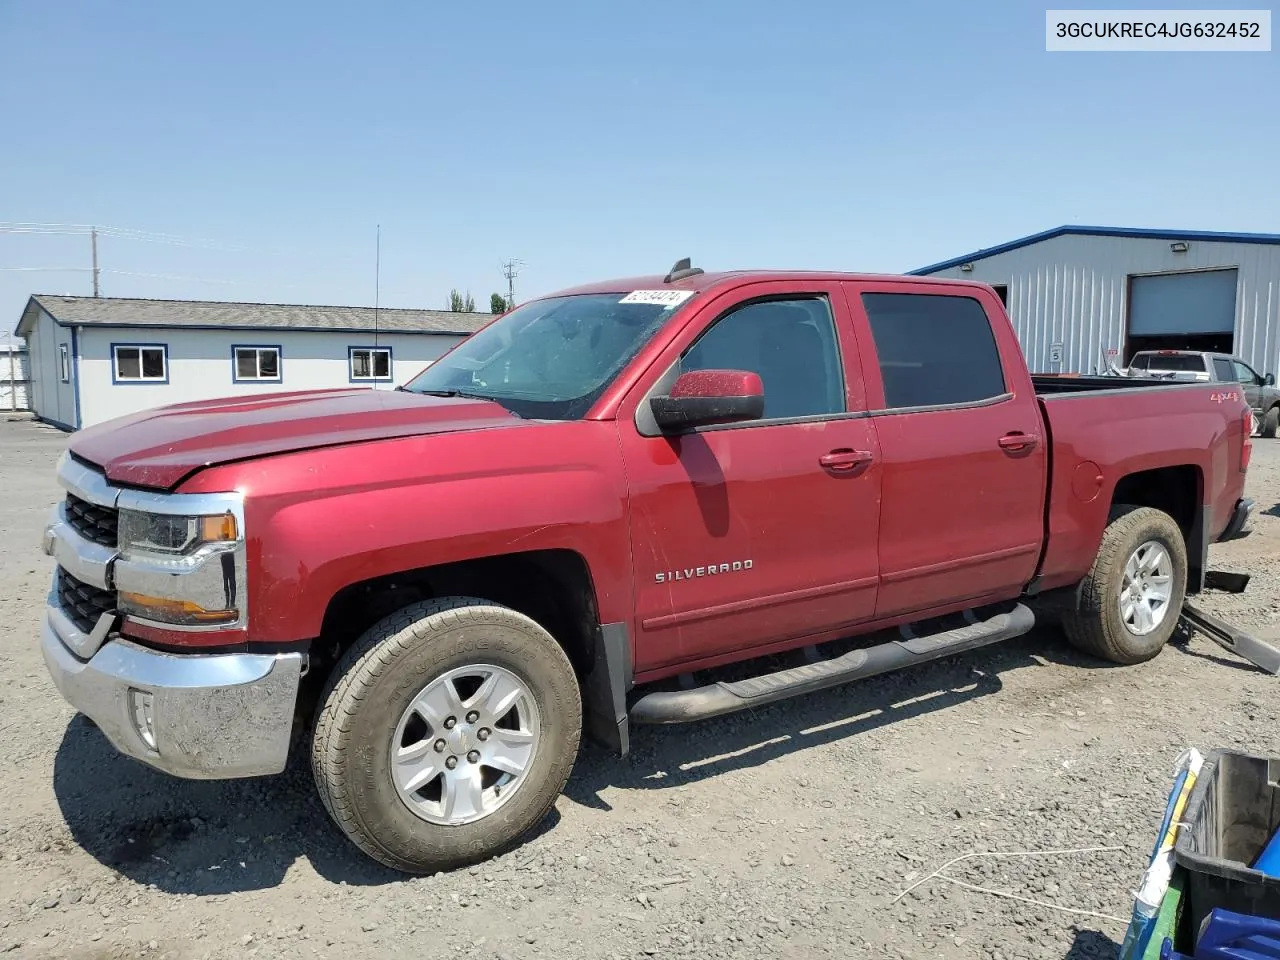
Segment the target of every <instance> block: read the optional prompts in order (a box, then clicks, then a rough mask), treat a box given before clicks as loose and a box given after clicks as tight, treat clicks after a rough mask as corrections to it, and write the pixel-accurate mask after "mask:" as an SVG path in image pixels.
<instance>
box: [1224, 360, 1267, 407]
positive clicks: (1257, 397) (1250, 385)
mask: <svg viewBox="0 0 1280 960" xmlns="http://www.w3.org/2000/svg"><path fill="white" fill-rule="evenodd" d="M1231 363H1232V366H1233V367H1234V369H1235V376H1234V377H1233V378H1232V379H1234V380H1236V381H1237V382H1239V384H1240V388H1241V389H1242V390H1243V391H1244V399H1245V403H1247V404H1249V408H1250V409H1252V410H1261V409H1262V383H1261V379H1262V378H1261V377H1259V376H1258V374H1257V373H1256V372H1254V369H1253V367H1251V366H1249V365H1248V364H1247V363H1242V362H1241V361H1239V360H1233V361H1231Z"/></svg>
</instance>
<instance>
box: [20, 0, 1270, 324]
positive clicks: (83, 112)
mask: <svg viewBox="0 0 1280 960" xmlns="http://www.w3.org/2000/svg"><path fill="white" fill-rule="evenodd" d="M1201 6H1203V4H1202V5H1201ZM1044 11H1045V5H1044V4H1028V3H988V4H982V5H970V4H956V3H945V4H944V3H938V4H923V3H894V4H874V5H873V4H857V3H849V2H847V0H843V2H815V0H791V2H789V3H777V2H770V3H765V2H760V0H734V2H732V3H728V2H721V0H701V2H697V3H693V2H688V0H685V2H682V3H672V2H666V0H649V2H647V3H644V4H640V3H626V2H618V3H602V2H599V0H597V2H594V3H563V2H555V0H544V2H543V3H538V4H530V3H519V4H517V3H512V2H507V0H491V2H488V3H485V4H465V3H464V4H439V3H416V2H402V3H368V4H354V3H342V4H338V3H329V2H319V0H317V2H311V3H307V4H302V3H285V2H280V3H270V4H266V3H260V2H257V3H248V2H222V3H218V4H188V3H174V2H172V0H163V2H147V0H131V2H129V3H116V4H102V3H94V2H80V0H60V2H58V3H50V2H47V0H0V36H3V37H4V38H5V43H4V49H5V56H4V58H3V61H0V71H3V74H2V75H0V138H3V142H2V143H0V221H4V222H15V221H23V222H39V223H53V224H101V225H107V226H110V227H114V228H119V229H127V230H133V231H145V232H149V233H161V234H166V235H172V236H177V237H182V238H190V239H193V240H194V239H199V240H207V241H208V243H200V244H190V243H188V244H183V245H179V244H172V243H158V242H143V241H138V240H130V239H124V238H122V237H120V236H118V235H113V236H107V237H104V238H103V239H102V241H101V243H100V254H101V261H102V267H103V269H104V271H120V272H119V273H116V272H104V274H103V293H104V294H105V295H116V296H150V297H195V298H208V299H237V300H268V301H285V302H310V303H371V302H372V300H373V294H374V232H375V224H378V223H381V225H382V294H381V299H382V303H383V304H384V305H387V306H426V307H443V306H444V303H445V300H446V297H447V294H448V291H449V289H450V287H453V286H457V287H459V288H469V289H470V290H471V291H472V293H473V294H474V295H475V297H476V300H477V302H478V303H480V304H487V301H488V295H489V294H490V293H491V292H493V291H495V290H500V289H502V288H503V285H504V283H505V281H503V279H502V276H501V271H500V269H499V264H500V262H501V261H502V260H504V259H506V258H509V257H516V258H519V259H521V260H523V261H525V264H526V265H525V266H524V267H523V268H522V273H521V276H520V277H519V279H518V281H517V295H518V296H519V297H521V298H524V297H527V296H531V295H535V294H538V293H543V292H547V291H549V290H553V289H556V288H558V287H561V286H565V285H569V284H572V283H577V282H581V281H588V280H592V279H600V278H603V277H608V276H614V275H619V274H631V273H637V272H657V271H662V270H665V269H666V268H667V267H669V266H670V265H671V263H672V262H673V261H674V260H676V259H677V258H678V257H681V256H686V255H688V256H692V257H693V258H694V261H695V263H698V264H700V265H702V266H705V267H708V268H727V267H756V266H758V267H806V268H835V269H849V270H884V271H901V270H907V269H911V268H913V267H916V266H920V265H923V264H926V263H930V262H933V261H936V260H940V259H943V258H946V257H949V256H952V255H956V254H960V253H964V252H965V251H968V250H971V249H975V248H978V247H982V246H987V245H990V244H994V243H999V242H1002V241H1004V240H1008V239H1011V238H1013V237H1016V236H1020V235H1022V234H1026V233H1032V232H1036V231H1038V230H1042V229H1045V228H1047V227H1051V226H1055V225H1058V224H1061V223H1098V224H1108V225H1117V226H1156V227H1163V226H1171V227H1183V228H1196V229H1207V230H1215V229H1221V230H1242V231H1262V232H1280V173H1278V171H1280V124H1278V123H1277V122H1276V119H1275V106H1276V103H1277V97H1278V95H1280V53H1277V52H1272V53H1264V54H1190V53H1180V54H1137V53H1125V54H1065V53H1054V54H1049V53H1046V52H1045V50H1044V30H1045V27H1044V17H1045V13H1044ZM88 246H89V245H88V240H87V238H84V237H68V236H61V235H57V234H54V235H47V234H13V233H0V268H5V269H0V328H11V327H12V325H13V324H14V323H16V321H17V315H18V312H19V311H20V310H21V307H22V305H23V303H24V302H25V299H26V296H27V295H28V294H29V293H32V292H54V293H62V292H72V293H88V292H89V290H90V280H89V275H88V274H87V273H85V272H63V273H50V272H31V271H18V270H14V269H13V268H15V267H79V268H82V270H83V268H84V267H87V266H88V264H89V249H88ZM130 274H160V275H165V276H176V277H185V278H190V279H184V280H168V279H160V278H156V277H144V276H136V275H130ZM206 281H217V282H206Z"/></svg>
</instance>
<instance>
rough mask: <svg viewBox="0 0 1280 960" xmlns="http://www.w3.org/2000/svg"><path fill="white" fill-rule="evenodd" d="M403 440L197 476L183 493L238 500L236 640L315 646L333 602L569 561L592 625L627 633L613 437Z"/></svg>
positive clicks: (558, 433)
mask: <svg viewBox="0 0 1280 960" xmlns="http://www.w3.org/2000/svg"><path fill="white" fill-rule="evenodd" d="M502 433H503V436H502V438H501V439H498V438H496V437H495V436H493V435H492V434H489V435H485V434H484V433H475V434H467V433H458V434H448V435H443V436H439V435H437V436H429V437H411V438H402V439H396V440H387V441H381V442H376V443H366V444H353V445H349V446H341V447H329V448H324V449H318V450H310V451H304V452H300V453H295V454H289V455H284V456H278V457H271V458H266V459H261V460H254V461H248V462H244V463H240V464H229V465H226V466H222V467H216V468H211V469H209V470H206V471H203V472H202V473H200V474H198V475H197V476H196V477H195V478H193V480H192V482H190V483H189V484H184V489H200V488H205V489H240V490H242V491H244V493H245V529H246V536H247V538H248V567H249V589H248V598H247V600H248V604H247V605H248V611H249V636H250V638H251V640H252V641H253V642H262V643H288V642H293V641H299V640H307V639H311V638H314V637H316V636H318V635H319V632H320V626H321V622H322V620H323V617H324V612H325V608H326V606H327V605H328V603H329V601H330V599H331V598H332V597H333V596H334V595H335V594H336V593H337V592H338V591H339V590H341V589H342V588H344V587H346V586H348V585H350V584H353V583H358V582H361V581H364V580H369V579H372V578H375V577H380V576H387V575H391V574H395V573H401V572H404V571H407V570H416V569H421V568H424V567H430V566H435V565H438V564H444V563H452V562H457V561H462V560H474V559H479V558H483V557H491V556H499V555H506V554H512V553H520V552H526V551H533V550H549V549H569V550H573V551H576V552H577V553H578V554H579V555H581V556H582V557H583V558H584V560H585V561H586V563H587V566H588V568H589V570H590V572H591V576H592V580H593V582H594V584H595V587H596V592H597V596H596V602H597V606H598V608H599V612H600V620H601V622H602V623H606V624H610V623H620V624H626V623H627V622H628V621H629V618H630V615H631V611H630V609H629V605H630V600H631V595H630V583H631V559H630V553H629V547H628V544H629V540H628V537H627V533H626V523H625V514H624V507H625V502H626V499H625V482H624V477H623V472H622V466H621V462H620V453H619V451H618V446H617V441H616V436H615V431H614V426H613V424H612V423H607V422H598V421H597V422H592V421H576V422H566V423H555V424H547V423H538V422H530V423H529V424H528V425H527V426H522V427H517V428H512V429H508V430H504V431H502Z"/></svg>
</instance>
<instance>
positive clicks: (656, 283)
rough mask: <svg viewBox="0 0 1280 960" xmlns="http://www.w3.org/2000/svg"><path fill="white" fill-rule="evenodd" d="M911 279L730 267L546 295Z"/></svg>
mask: <svg viewBox="0 0 1280 960" xmlns="http://www.w3.org/2000/svg"><path fill="white" fill-rule="evenodd" d="M908 279H909V277H906V276H904V275H903V274H900V273H892V274H881V273H846V272H841V271H838V270H731V271H725V272H722V273H711V272H707V273H699V274H696V275H695V276H692V277H686V278H684V279H682V280H676V281H673V282H672V283H666V282H665V278H664V276H663V275H662V274H656V275H653V276H647V277H627V278H624V279H619V280H604V281H601V282H599V283H590V284H586V285H584V286H580V287H571V288H569V289H567V290H559V291H557V292H555V293H549V294H547V297H565V296H572V295H575V294H584V293H629V292H630V291H632V290H690V291H693V292H694V293H702V292H704V291H708V290H713V289H718V288H722V287H731V286H740V285H743V284H748V283H765V282H768V281H772V280H781V281H794V282H804V281H819V282H826V281H840V280H865V281H874V282H877V283H903V282H906V281H907V280H908ZM940 282H945V283H948V284H967V285H973V286H981V284H978V283H974V282H973V281H970V280H950V279H948V280H946V281H940Z"/></svg>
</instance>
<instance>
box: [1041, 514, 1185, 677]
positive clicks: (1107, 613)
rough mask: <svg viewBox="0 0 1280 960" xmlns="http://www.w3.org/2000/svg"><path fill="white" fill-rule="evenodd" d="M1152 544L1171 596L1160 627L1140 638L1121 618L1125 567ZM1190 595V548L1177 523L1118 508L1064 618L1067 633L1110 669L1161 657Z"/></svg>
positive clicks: (1166, 515) (1072, 639) (1080, 647)
mask: <svg viewBox="0 0 1280 960" xmlns="http://www.w3.org/2000/svg"><path fill="white" fill-rule="evenodd" d="M1152 543H1154V544H1157V545H1159V546H1160V547H1161V548H1162V549H1163V550H1164V551H1165V555H1166V557H1167V559H1168V563H1169V568H1170V570H1169V586H1170V594H1169V597H1168V599H1167V601H1166V602H1165V603H1163V604H1162V605H1161V606H1162V607H1163V609H1164V612H1163V615H1162V616H1161V617H1160V619H1159V620H1158V623H1156V625H1155V626H1154V628H1153V629H1151V630H1150V631H1149V632H1147V633H1139V632H1137V631H1136V630H1135V629H1134V628H1133V627H1131V626H1129V625H1128V624H1126V622H1125V619H1124V617H1122V615H1121V605H1120V594H1121V591H1122V589H1123V585H1124V582H1125V565H1126V564H1127V563H1128V561H1129V560H1130V558H1131V557H1133V556H1134V555H1135V553H1136V552H1137V551H1138V550H1139V548H1142V547H1145V546H1146V545H1147V544H1152ZM1152 580H1153V581H1154V580H1155V578H1154V577H1153V578H1152ZM1186 592H1187V547H1186V542H1185V540H1184V539H1183V536H1182V531H1181V530H1180V529H1179V527H1178V525H1177V523H1175V522H1174V520H1173V518H1172V517H1171V516H1169V515H1168V514H1167V513H1164V512H1163V511H1161V510H1156V509H1154V508H1152V507H1133V506H1117V507H1115V508H1114V509H1113V510H1112V513H1111V519H1110V522H1109V523H1108V524H1107V529H1106V530H1105V531H1104V532H1103V535H1102V543H1101V545H1100V546H1099V548H1098V555H1097V557H1096V558H1094V561H1093V566H1092V568H1091V569H1090V570H1089V574H1088V576H1086V577H1085V578H1084V580H1083V581H1082V582H1081V584H1080V587H1079V589H1078V592H1077V603H1076V604H1075V605H1074V608H1073V609H1071V610H1069V611H1067V612H1066V613H1064V615H1063V618H1062V626H1063V630H1064V631H1065V633H1066V635H1067V639H1068V640H1069V641H1070V642H1071V644H1072V645H1073V646H1074V647H1076V648H1077V649H1078V650H1081V651H1082V652H1084V653H1088V654H1092V655H1093V656H1096V657H1100V658H1101V659H1103V660H1109V661H1111V662H1112V663H1118V664H1125V665H1130V664H1135V663H1142V662H1144V661H1146V660H1150V659H1152V658H1153V657H1155V656H1156V655H1158V654H1159V653H1160V650H1161V649H1162V648H1163V647H1164V645H1165V644H1166V643H1168V642H1169V639H1170V637H1172V636H1173V633H1174V630H1175V629H1177V626H1178V618H1179V615H1180V613H1181V610H1182V601H1183V599H1184V598H1185V597H1186ZM1153 606H1154V605H1153Z"/></svg>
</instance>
